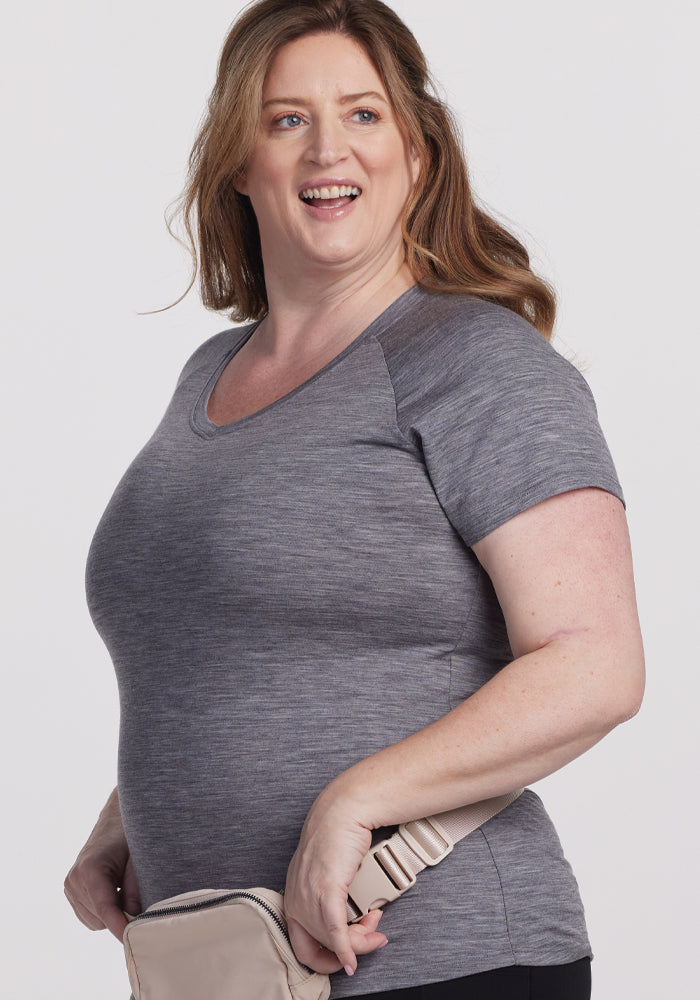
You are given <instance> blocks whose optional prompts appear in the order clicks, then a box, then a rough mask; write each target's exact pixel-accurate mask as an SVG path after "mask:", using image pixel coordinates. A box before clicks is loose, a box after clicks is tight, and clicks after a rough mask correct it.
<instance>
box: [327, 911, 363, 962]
mask: <svg viewBox="0 0 700 1000" xmlns="http://www.w3.org/2000/svg"><path fill="white" fill-rule="evenodd" d="M322 911H323V922H324V924H325V928H326V937H327V942H325V941H324V942H323V943H326V947H327V948H328V949H329V950H330V951H334V952H335V953H336V955H337V956H338V960H339V962H340V964H341V966H342V967H343V968H344V969H345V971H346V972H347V974H348V975H349V976H353V975H354V974H355V970H356V969H357V958H356V956H355V952H354V951H353V947H352V944H351V943H350V932H349V929H348V925H347V923H346V918H345V901H344V900H343V901H342V913H341V914H340V915H338V914H335V913H333V908H332V906H331V905H328V906H326V907H322Z"/></svg>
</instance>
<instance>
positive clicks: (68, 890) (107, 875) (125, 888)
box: [64, 788, 141, 941]
mask: <svg viewBox="0 0 700 1000" xmlns="http://www.w3.org/2000/svg"><path fill="white" fill-rule="evenodd" d="M64 891H65V894H66V896H67V898H68V901H69V903H70V904H71V906H72V907H73V910H74V911H75V915H76V916H77V917H78V920H80V921H81V922H82V923H84V924H85V926H86V927H89V928H90V930H93V931H99V930H104V928H107V929H108V930H109V931H111V933H112V934H114V936H115V937H116V938H118V939H119V940H120V941H121V940H122V935H123V934H124V928H125V927H126V924H127V920H126V917H125V916H124V912H126V913H131V914H137V913H140V911H141V904H140V901H139V890H138V885H137V884H136V876H135V875H134V869H133V867H132V864H131V858H130V857H129V848H128V846H127V843H126V837H125V835H124V828H123V826H122V817H121V812H120V810H119V796H118V794H117V789H116V788H115V789H114V791H113V792H112V793H111V795H110V796H109V798H108V799H107V802H106V803H105V805H104V808H103V809H102V811H101V813H100V815H99V818H98V820H97V823H96V824H95V827H94V829H93V831H92V833H91V834H90V836H89V837H88V839H87V842H86V843H85V846H84V847H83V848H82V850H81V851H80V854H79V855H78V857H77V858H76V860H75V863H74V864H73V867H72V868H71V870H70V871H69V872H68V875H67V876H66V879H65V882H64Z"/></svg>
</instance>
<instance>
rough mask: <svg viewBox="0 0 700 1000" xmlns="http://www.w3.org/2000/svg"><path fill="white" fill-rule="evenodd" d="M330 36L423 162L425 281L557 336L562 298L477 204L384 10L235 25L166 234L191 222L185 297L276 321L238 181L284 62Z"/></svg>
mask: <svg viewBox="0 0 700 1000" xmlns="http://www.w3.org/2000/svg"><path fill="white" fill-rule="evenodd" d="M322 32H337V33H340V34H343V35H346V36H348V37H349V38H352V39H354V40H355V41H356V42H358V43H359V44H360V45H362V46H363V48H364V49H365V51H366V52H367V55H368V57H369V58H370V59H371V61H372V62H373V64H374V66H375V67H376V69H377V72H378V73H379V75H380V77H381V79H382V82H383V84H384V87H385V89H386V92H387V94H388V95H389V99H390V100H391V102H392V104H393V106H394V110H395V113H396V115H397V118H398V120H399V121H400V123H401V125H402V126H403V127H404V128H405V130H406V132H407V134H408V138H409V141H410V142H411V143H412V144H413V146H414V147H415V148H416V150H417V151H418V153H419V155H420V160H421V170H420V174H419V177H418V181H417V183H416V185H415V187H414V189H413V192H412V194H411V196H410V198H409V200H408V202H407V204H406V207H405V210H404V215H403V223H402V227H403V238H404V243H405V247H406V259H407V262H408V265H409V267H410V269H411V272H412V274H413V277H414V278H415V280H416V282H417V283H418V284H420V285H422V286H423V287H424V288H427V289H431V290H435V291H442V292H454V293H467V294H471V295H475V296H478V297H479V298H482V299H486V300H488V301H490V302H495V303H498V304H500V305H503V306H506V307H507V308H508V309H512V310H513V312H516V313H518V314H519V315H520V316H523V317H524V318H525V319H527V320H529V321H530V322H531V323H532V324H533V325H534V326H535V327H536V328H537V329H538V330H539V331H540V333H542V334H543V336H545V337H547V338H549V337H551V334H552V328H553V326H554V317H555V312H556V299H555V294H554V291H553V289H552V288H551V286H550V285H549V284H548V283H547V282H546V281H544V280H543V279H542V278H540V277H538V276H537V275H535V274H534V273H533V271H532V269H531V268H530V260H529V256H528V253H527V250H526V249H525V247H524V246H523V245H522V244H521V243H520V242H519V240H518V239H516V237H515V236H514V235H513V234H512V233H510V232H508V231H507V230H506V229H504V227H503V226H501V225H500V224H499V223H498V222H496V220H495V219H493V218H492V217H491V216H489V215H488V214H487V213H486V212H485V211H484V210H483V209H481V208H479V207H478V206H477V205H476V204H475V202H474V198H473V196H472V192H471V188H470V184H469V178H468V172H467V166H466V163H465V159H464V154H463V152H462V148H461V143H460V139H459V129H458V127H457V125H456V122H455V120H454V118H453V116H452V114H451V112H450V110H449V108H447V106H446V105H445V104H444V102H443V101H441V100H440V99H439V98H438V96H437V94H436V91H435V87H434V86H433V84H432V81H431V78H430V74H429V71H428V67H427V65H426V61H425V56H424V55H423V52H422V51H421V49H420V46H419V45H418V43H417V41H416V39H415V38H414V37H413V35H412V33H411V32H410V31H409V29H408V28H407V27H406V25H405V24H404V23H403V21H402V20H401V19H400V18H399V17H398V15H397V14H395V13H394V11H392V10H391V9H390V8H389V7H387V6H386V4H384V3H381V0H291V2H290V0H257V2H255V3H252V4H251V5H250V6H249V7H247V8H246V10H245V11H244V12H243V13H242V14H241V16H240V17H239V18H238V20H237V21H236V22H235V23H234V25H233V27H232V28H231V30H230V32H229V34H228V36H227V38H226V40H225V42H224V46H223V49H222V52H221V57H220V59H219V66H218V71H217V76H216V82H215V84H214V89H213V91H212V93H211V96H210V98H209V104H208V109H207V113H206V115H205V118H204V120H203V123H202V125H201V128H200V131H199V134H198V136H197V138H196V140H195V143H194V146H193V148H192V152H191V154H190V158H189V173H188V178H187V184H186V187H185V189H184V191H183V193H182V195H181V197H180V199H179V201H178V202H177V203H176V213H175V214H174V215H173V216H172V217H171V219H170V220H169V223H168V227H169V229H170V231H171V232H173V230H172V227H171V223H172V221H173V218H174V217H175V216H176V215H180V216H181V217H182V220H183V223H184V227H185V231H186V234H187V241H188V243H189V248H190V250H191V253H192V257H193V262H194V269H193V274H192V280H191V282H190V285H189V287H188V289H187V290H188V291H189V289H190V288H191V287H192V285H193V284H194V282H195V280H196V278H197V273H198V272H199V281H200V289H201V295H202V301H203V303H204V305H205V306H206V307H207V308H209V309H215V310H226V311H228V312H229V313H230V315H231V318H232V319H234V320H247V319H260V318H261V317H262V316H264V315H265V313H266V312H267V308H268V306H267V294H266V290H265V276H264V272H263V261H262V253H261V249H260V236H259V232H258V224H257V220H256V218H255V214H254V212H253V209H252V206H251V203H250V201H249V199H248V198H247V197H246V196H245V195H242V194H239V193H238V192H237V191H236V190H235V188H234V186H233V184H232V179H233V178H234V177H236V175H237V174H239V173H241V172H242V171H243V169H244V168H245V164H246V161H247V159H248V156H249V155H250V152H251V150H252V148H253V144H254V142H255V138H256V134H257V130H258V127H259V122H260V116H261V106H262V89H263V82H264V79H265V75H266V73H267V71H268V69H269V67H270V65H271V63H272V60H273V58H274V56H275V54H276V52H277V51H278V49H280V48H281V47H282V46H283V45H285V44H286V43H288V42H291V41H293V40H294V39H296V38H300V37H301V36H302V35H308V34H318V33H322ZM185 294H186V293H185ZM183 297H184V296H183ZM178 301H180V300H178Z"/></svg>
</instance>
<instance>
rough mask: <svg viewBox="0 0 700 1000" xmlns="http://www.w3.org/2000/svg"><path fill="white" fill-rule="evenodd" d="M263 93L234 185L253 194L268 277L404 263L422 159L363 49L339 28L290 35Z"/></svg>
mask: <svg viewBox="0 0 700 1000" xmlns="http://www.w3.org/2000/svg"><path fill="white" fill-rule="evenodd" d="M262 100H263V110H262V120H261V123H260V128H259V131H258V136H257V139H256V143H255V146H254V148H253V152H252V154H251V156H250V157H249V159H248V162H247V164H246V169H245V174H244V175H243V176H241V177H239V178H238V179H237V180H236V182H235V186H236V189H237V190H238V191H240V192H241V193H242V194H246V195H248V197H249V198H250V200H251V203H252V206H253V210H254V212H255V215H256V218H257V221H258V227H259V230H260V238H261V243H262V251H263V261H264V263H265V271H266V275H267V274H269V273H272V272H273V271H275V272H276V273H284V272H288V271H290V270H292V271H293V272H295V273H296V274H298V273H299V268H300V266H306V267H319V266H320V267H326V266H329V265H330V266H332V267H333V268H335V269H337V268H342V269H343V270H352V269H354V268H356V269H358V270H363V269H378V268H379V267H381V266H383V265H385V264H386V263H387V262H389V261H391V260H393V259H397V260H402V259H403V240H402V235H401V216H402V214H403V209H404V206H405V204H406V200H407V198H408V196H409V193H410V191H411V188H412V186H413V184H414V183H415V181H416V179H417V176H418V171H419V163H418V159H417V157H416V156H414V155H411V152H410V144H409V142H408V139H407V137H406V136H405V134H404V132H403V130H402V129H401V128H400V126H399V123H398V121H397V119H396V117H395V115H394V112H393V109H392V107H391V104H390V102H389V98H388V96H387V93H386V91H385V89H384V86H383V84H382V81H381V78H380V76H379V74H378V73H377V70H376V69H375V67H374V65H373V64H372V62H371V61H370V59H369V58H368V56H367V54H366V52H365V50H364V49H363V48H362V46H360V45H359V44H358V43H357V42H355V41H353V40H352V39H350V38H347V37H346V36H344V35H340V34H320V35H305V36H304V37H302V38H299V39H297V40H296V41H293V42H290V43H289V44H288V45H285V46H283V47H282V48H281V49H280V50H279V51H278V52H277V55H276V56H275V59H274V60H273V62H272V65H271V66H270V69H269V71H268V73H267V76H266V78H265V83H264V87H263V95H262Z"/></svg>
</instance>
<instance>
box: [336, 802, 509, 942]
mask: <svg viewBox="0 0 700 1000" xmlns="http://www.w3.org/2000/svg"><path fill="white" fill-rule="evenodd" d="M522 791H523V789H522V788H519V789H518V790H517V791H516V792H509V793H508V794H507V795H498V796H497V797H496V798H493V799H484V800H483V801H482V802H474V803H472V804H471V805H469V806H462V807H461V808H460V809H450V810H449V811H448V812H444V813H438V814H437V815H436V816H428V817H427V818H426V819H417V820H413V821H412V822H410V823H402V824H401V826H400V827H399V828H398V830H397V831H396V832H395V833H393V834H392V835H391V837H387V839H386V840H382V841H381V842H380V843H378V844H375V845H374V847H372V848H370V850H369V851H368V852H367V854H365V856H364V858H363V859H362V864H361V865H360V868H359V870H358V872H357V874H356V875H355V877H354V879H353V880H352V882H351V883H350V889H349V890H348V902H347V916H348V922H349V923H352V922H353V921H356V920H359V919H360V918H361V917H363V916H364V915H365V913H369V911H370V910H376V909H377V908H380V907H382V906H384V905H385V904H386V903H390V902H391V901H392V899H397V898H398V897H399V896H402V895H403V894H404V892H406V890H407V889H410V888H411V886H412V885H414V884H415V881H416V875H417V874H418V873H419V872H422V871H423V869H424V868H427V867H428V866H429V865H431V866H432V865H436V864H438V862H440V861H442V859H443V858H446V857H447V855H448V854H449V853H450V851H451V850H452V848H453V847H454V845H455V844H456V843H457V842H458V841H460V840H463V839H464V837H466V836H468V835H469V834H470V833H473V832H474V830H476V829H478V828H479V827H480V826H482V825H483V824H484V823H485V822H486V821H487V820H489V819H492V818H493V817H494V816H495V815H496V813H499V812H501V810H503V809H505V808H506V806H509V805H510V804H511V802H514V801H515V800H516V799H517V797H518V796H519V795H520V793H521V792H522Z"/></svg>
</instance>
